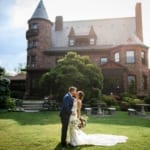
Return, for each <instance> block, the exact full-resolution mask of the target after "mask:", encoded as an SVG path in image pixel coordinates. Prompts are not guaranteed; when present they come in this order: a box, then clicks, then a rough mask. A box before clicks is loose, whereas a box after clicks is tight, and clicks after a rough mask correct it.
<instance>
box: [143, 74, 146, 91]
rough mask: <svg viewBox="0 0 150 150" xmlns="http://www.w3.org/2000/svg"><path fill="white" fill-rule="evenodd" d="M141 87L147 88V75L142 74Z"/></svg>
mask: <svg viewBox="0 0 150 150" xmlns="http://www.w3.org/2000/svg"><path fill="white" fill-rule="evenodd" d="M143 89H144V90H147V76H146V75H143Z"/></svg>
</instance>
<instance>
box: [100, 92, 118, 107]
mask: <svg viewBox="0 0 150 150" xmlns="http://www.w3.org/2000/svg"><path fill="white" fill-rule="evenodd" d="M102 101H103V102H105V103H106V104H107V106H116V105H117V100H116V99H115V98H114V97H113V96H111V95H103V96H102Z"/></svg>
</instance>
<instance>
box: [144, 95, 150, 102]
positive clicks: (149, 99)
mask: <svg viewBox="0 0 150 150" xmlns="http://www.w3.org/2000/svg"><path fill="white" fill-rule="evenodd" d="M144 102H145V103H146V104H150V96H146V97H144Z"/></svg>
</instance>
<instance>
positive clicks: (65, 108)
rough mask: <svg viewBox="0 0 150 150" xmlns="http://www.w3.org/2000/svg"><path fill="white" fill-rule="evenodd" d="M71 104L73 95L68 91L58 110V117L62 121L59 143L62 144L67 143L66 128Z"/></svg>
mask: <svg viewBox="0 0 150 150" xmlns="http://www.w3.org/2000/svg"><path fill="white" fill-rule="evenodd" d="M72 106H73V97H72V96H71V95H70V93H67V94H66V95H65V96H64V98H63V104H62V107H61V111H60V118H61V123H62V129H61V143H62V144H63V145H65V144H67V143H66V138H67V130H68V124H69V118H70V115H71V109H72Z"/></svg>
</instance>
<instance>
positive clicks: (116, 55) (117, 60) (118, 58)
mask: <svg viewBox="0 0 150 150" xmlns="http://www.w3.org/2000/svg"><path fill="white" fill-rule="evenodd" d="M114 60H115V62H119V61H120V55H119V53H118V52H117V53H115V55H114Z"/></svg>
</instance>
